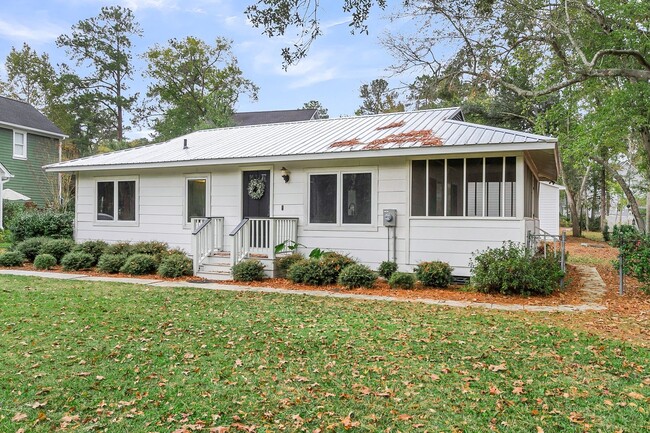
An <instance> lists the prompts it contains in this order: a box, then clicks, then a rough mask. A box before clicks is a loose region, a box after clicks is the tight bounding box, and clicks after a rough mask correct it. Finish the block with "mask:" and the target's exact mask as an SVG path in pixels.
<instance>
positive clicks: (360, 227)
mask: <svg viewBox="0 0 650 433" xmlns="http://www.w3.org/2000/svg"><path fill="white" fill-rule="evenodd" d="M363 173H369V174H370V176H371V182H370V187H371V190H370V223H369V224H352V223H343V208H342V207H343V191H342V188H343V175H344V174H363ZM306 174H307V182H305V184H306V188H307V192H306V194H305V196H306V197H307V200H306V202H305V219H306V220H307V224H306V226H305V230H333V231H336V230H340V231H348V230H353V231H376V230H377V194H378V187H377V185H378V182H379V180H378V176H377V167H346V168H336V169H323V170H311V171H308V172H307V173H306ZM323 174H335V175H336V223H312V222H311V221H310V220H309V213H310V205H311V188H310V185H311V176H312V175H323Z"/></svg>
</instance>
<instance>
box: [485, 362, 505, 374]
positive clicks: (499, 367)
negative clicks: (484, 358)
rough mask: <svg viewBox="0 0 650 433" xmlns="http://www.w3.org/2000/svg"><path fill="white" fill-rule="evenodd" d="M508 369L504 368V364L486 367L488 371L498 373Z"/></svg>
mask: <svg viewBox="0 0 650 433" xmlns="http://www.w3.org/2000/svg"><path fill="white" fill-rule="evenodd" d="M507 369H508V367H506V365H505V364H499V365H490V366H489V367H488V370H490V371H494V372H498V371H505V370H507Z"/></svg>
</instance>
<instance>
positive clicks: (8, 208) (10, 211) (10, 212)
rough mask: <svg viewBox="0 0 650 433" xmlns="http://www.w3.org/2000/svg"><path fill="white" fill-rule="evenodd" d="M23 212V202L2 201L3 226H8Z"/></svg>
mask: <svg viewBox="0 0 650 433" xmlns="http://www.w3.org/2000/svg"><path fill="white" fill-rule="evenodd" d="M23 212H25V203H24V202H22V201H18V200H3V201H2V222H3V224H2V225H3V226H4V227H10V226H12V225H13V222H14V220H15V219H16V218H18V217H19V216H20V215H22V214H23Z"/></svg>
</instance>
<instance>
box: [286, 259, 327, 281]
mask: <svg viewBox="0 0 650 433" xmlns="http://www.w3.org/2000/svg"><path fill="white" fill-rule="evenodd" d="M287 277H288V278H289V280H291V281H293V282H294V283H302V284H309V285H311V286H322V285H323V283H324V281H325V278H324V276H323V266H322V264H321V262H320V260H316V259H305V260H300V261H298V262H296V263H294V264H293V265H291V267H290V268H289V270H288V271H287Z"/></svg>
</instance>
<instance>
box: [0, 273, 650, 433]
mask: <svg viewBox="0 0 650 433" xmlns="http://www.w3.org/2000/svg"><path fill="white" fill-rule="evenodd" d="M0 287H1V288H2V289H0V329H1V331H0V347H2V352H3V356H2V357H0V431H3V432H5V431H6V432H15V431H17V430H19V429H20V428H23V429H25V431H29V432H49V431H65V430H68V429H70V430H73V429H74V430H77V431H91V430H92V431H95V430H102V431H110V432H132V433H136V432H169V431H179V432H182V431H192V429H199V428H203V429H204V431H208V430H209V428H210V427H212V428H214V430H213V431H225V430H217V428H216V427H218V426H226V427H231V428H230V431H256V432H267V431H282V430H286V431H309V432H312V431H317V430H316V429H321V431H323V432H325V431H343V430H347V429H352V430H356V431H380V430H381V431H385V430H386V429H390V431H397V430H399V431H402V432H407V431H425V430H429V431H448V432H454V431H462V432H485V431H490V430H494V431H508V432H509V431H513V432H515V431H516V432H521V431H538V430H539V429H537V427H538V426H539V427H540V428H541V429H542V430H544V431H546V432H551V431H583V430H587V429H589V428H591V429H592V430H593V431H616V430H621V431H644V430H645V429H647V428H648V427H650V417H649V416H648V406H647V404H646V401H644V399H647V398H648V394H649V392H648V387H649V385H650V383H649V382H650V380H649V379H648V368H650V365H649V362H648V361H649V360H650V351H648V350H647V349H643V348H640V347H636V346H630V345H627V344H625V343H620V342H616V341H602V340H598V339H595V338H593V337H587V336H584V335H580V334H574V333H573V332H572V331H568V330H565V329H562V328H556V327H549V326H545V325H539V324H537V323H536V322H535V316H534V315H530V314H528V315H527V316H524V315H516V314H513V313H498V312H489V311H482V310H463V309H444V308H436V307H433V306H427V305H420V304H403V303H386V302H361V301H358V302H357V301H350V300H337V299H329V298H312V297H306V296H298V295H293V296H288V295H285V296H281V295H268V294H254V293H245V292H244V293H226V292H212V291H207V290H198V289H165V288H153V287H140V286H134V285H125V284H118V283H92V282H74V281H60V280H44V279H37V278H27V277H18V276H0ZM253 426H254V427H253ZM183 429H185V430H183Z"/></svg>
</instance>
